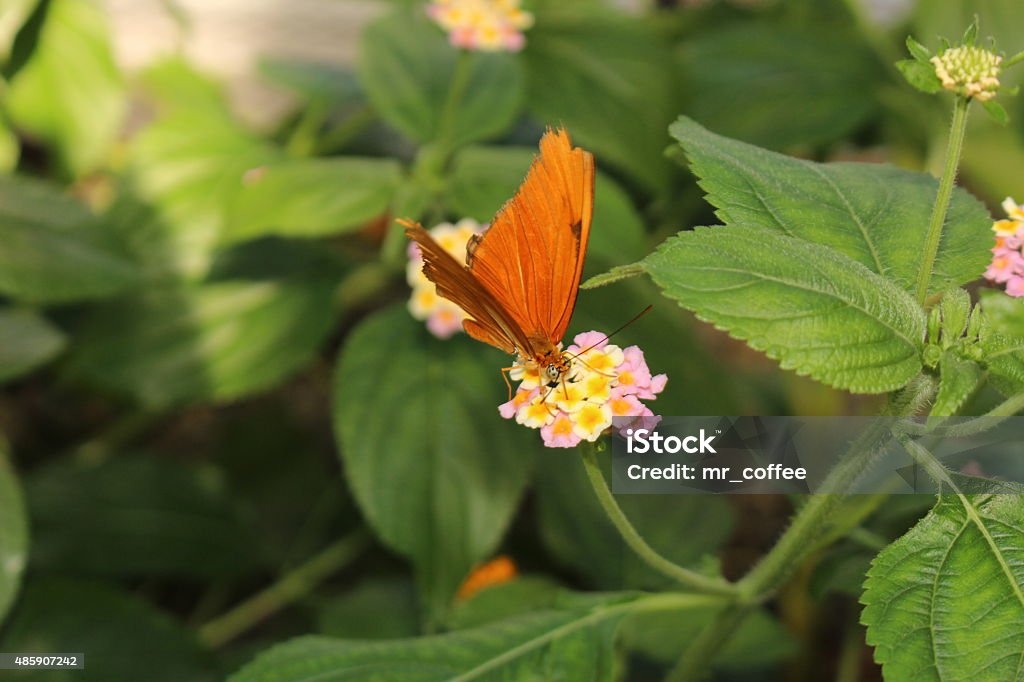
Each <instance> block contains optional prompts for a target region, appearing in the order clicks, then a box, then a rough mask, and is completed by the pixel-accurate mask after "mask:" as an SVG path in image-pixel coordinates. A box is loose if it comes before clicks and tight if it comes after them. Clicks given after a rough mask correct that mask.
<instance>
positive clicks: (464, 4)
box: [427, 0, 533, 52]
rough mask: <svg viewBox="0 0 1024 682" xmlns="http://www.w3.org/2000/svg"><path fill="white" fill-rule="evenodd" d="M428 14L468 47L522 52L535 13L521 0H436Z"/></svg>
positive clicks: (454, 42)
mask: <svg viewBox="0 0 1024 682" xmlns="http://www.w3.org/2000/svg"><path fill="white" fill-rule="evenodd" d="M427 16H429V17H430V18H431V19H433V20H434V21H435V22H436V23H437V24H438V25H439V26H440V27H441V28H443V29H444V30H445V31H446V32H447V33H448V41H449V42H450V43H451V44H452V45H453V46H454V47H458V48H461V49H465V50H479V51H481V52H502V51H505V52H518V51H519V50H521V49H523V46H524V45H525V44H526V38H525V36H524V35H523V32H524V31H526V30H527V29H528V28H530V27H531V26H533V15H532V14H531V13H529V12H526V11H524V10H523V9H522V8H521V7H520V0H434V2H431V3H430V4H429V5H427Z"/></svg>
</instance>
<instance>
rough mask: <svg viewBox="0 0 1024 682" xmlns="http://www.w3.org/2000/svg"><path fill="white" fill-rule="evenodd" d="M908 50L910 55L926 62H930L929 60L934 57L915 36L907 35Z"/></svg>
mask: <svg viewBox="0 0 1024 682" xmlns="http://www.w3.org/2000/svg"><path fill="white" fill-rule="evenodd" d="M907 51H908V52H910V55H911V56H912V57H913V58H914V59H916V60H917V61H919V62H922V63H925V64H928V63H930V62H929V60H930V59H931V58H932V53H931V51H929V50H928V48H927V47H925V46H924V45H922V44H921V43H919V42H917V40H915V39H914V36H907Z"/></svg>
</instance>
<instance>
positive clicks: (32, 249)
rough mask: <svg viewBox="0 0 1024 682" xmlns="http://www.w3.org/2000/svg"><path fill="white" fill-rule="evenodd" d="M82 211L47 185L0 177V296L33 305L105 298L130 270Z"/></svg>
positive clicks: (126, 282) (123, 282) (119, 286)
mask: <svg viewBox="0 0 1024 682" xmlns="http://www.w3.org/2000/svg"><path fill="white" fill-rule="evenodd" d="M94 221H95V219H94V217H93V216H92V215H91V214H90V213H89V212H88V211H87V210H86V208H85V207H84V206H82V205H81V204H79V203H78V202H76V201H74V200H73V199H71V198H70V197H68V196H66V195H64V194H62V193H60V192H58V191H57V190H56V189H55V188H53V187H51V186H50V185H48V184H45V183H43V182H40V181H37V180H28V179H25V178H17V177H12V176H0V293H3V294H7V295H9V296H11V297H13V298H16V299H20V300H23V301H29V302H34V303H66V302H70V301H78V300H85V299H91V298H100V297H103V296H109V295H110V294H113V293H115V292H117V291H118V290H120V289H123V288H125V287H127V286H128V285H129V284H131V283H132V282H133V281H134V279H135V271H134V268H133V267H132V266H131V264H130V263H128V262H127V261H125V260H124V259H123V258H122V257H121V256H120V255H119V254H118V253H117V252H115V251H114V250H113V249H112V248H111V246H110V245H109V244H107V243H106V242H105V240H103V239H102V238H101V237H102V235H101V234H100V233H99V231H98V230H97V229H96V225H95V224H94Z"/></svg>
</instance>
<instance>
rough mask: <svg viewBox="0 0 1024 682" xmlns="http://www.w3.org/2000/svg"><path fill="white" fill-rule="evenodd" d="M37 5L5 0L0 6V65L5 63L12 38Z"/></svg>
mask: <svg viewBox="0 0 1024 682" xmlns="http://www.w3.org/2000/svg"><path fill="white" fill-rule="evenodd" d="M38 4H39V0H6V1H5V2H4V3H3V4H2V5H0V64H2V63H4V62H5V61H7V58H8V56H10V51H11V46H12V45H13V44H14V36H16V35H17V33H18V31H19V30H20V29H21V27H22V25H23V24H24V23H25V21H26V20H27V19H28V18H29V17H30V16H31V15H32V12H33V11H34V10H35V8H36V6H37V5H38Z"/></svg>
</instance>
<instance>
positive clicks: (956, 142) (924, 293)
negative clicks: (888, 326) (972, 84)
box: [917, 97, 971, 306]
mask: <svg viewBox="0 0 1024 682" xmlns="http://www.w3.org/2000/svg"><path fill="white" fill-rule="evenodd" d="M970 103H971V101H970V99H968V98H966V97H957V98H956V102H955V104H954V105H953V122H952V124H951V125H950V129H949V144H948V146H947V147H946V162H945V167H944V168H943V171H942V177H941V178H939V193H938V195H936V197H935V205H934V206H933V207H932V217H931V220H930V221H929V224H928V236H927V240H926V241H925V247H924V258H923V259H922V261H921V270H920V272H919V273H918V276H917V302H918V303H920V304H921V305H922V306H923V305H924V304H925V300H926V299H927V297H928V284H929V283H930V282H931V278H932V270H933V269H934V268H935V258H936V256H937V255H938V253H939V244H940V243H941V241H942V229H943V226H944V225H945V223H946V213H947V212H948V211H949V202H950V199H951V198H952V196H953V185H954V183H955V181H956V172H957V168H958V167H959V166H960V152H961V151H962V150H963V146H964V133H965V132H966V131H967V111H968V107H969V106H970Z"/></svg>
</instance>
